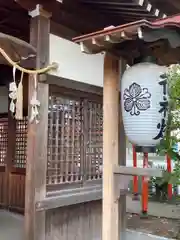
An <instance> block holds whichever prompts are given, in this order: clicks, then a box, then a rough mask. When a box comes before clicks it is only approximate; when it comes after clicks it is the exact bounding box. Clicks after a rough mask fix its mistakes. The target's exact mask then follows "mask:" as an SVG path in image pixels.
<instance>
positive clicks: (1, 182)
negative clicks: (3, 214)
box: [0, 117, 8, 207]
mask: <svg viewBox="0 0 180 240" xmlns="http://www.w3.org/2000/svg"><path fill="white" fill-rule="evenodd" d="M7 149H8V118H7V117H6V118H0V206H2V207H4V206H6V203H7V177H6V158H7Z"/></svg>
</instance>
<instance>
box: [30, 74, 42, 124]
mask: <svg viewBox="0 0 180 240" xmlns="http://www.w3.org/2000/svg"><path fill="white" fill-rule="evenodd" d="M32 77H33V80H34V92H33V95H32V98H31V102H30V104H31V115H30V123H33V122H34V121H35V123H36V124H37V123H39V107H40V101H39V100H38V99H37V74H34V75H32Z"/></svg>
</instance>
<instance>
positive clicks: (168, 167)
mask: <svg viewBox="0 0 180 240" xmlns="http://www.w3.org/2000/svg"><path fill="white" fill-rule="evenodd" d="M166 159H167V171H168V172H169V173H171V171H172V168H171V158H170V157H169V156H168V155H166ZM172 195H173V193H172V184H168V198H172Z"/></svg>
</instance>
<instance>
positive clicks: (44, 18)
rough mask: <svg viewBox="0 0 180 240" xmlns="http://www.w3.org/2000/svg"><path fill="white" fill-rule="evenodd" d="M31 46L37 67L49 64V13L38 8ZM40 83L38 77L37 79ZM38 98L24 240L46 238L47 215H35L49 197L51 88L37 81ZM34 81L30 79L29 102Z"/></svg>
mask: <svg viewBox="0 0 180 240" xmlns="http://www.w3.org/2000/svg"><path fill="white" fill-rule="evenodd" d="M30 15H31V17H32V18H31V29H30V30H31V33H30V43H31V44H32V45H33V46H34V47H36V49H37V57H36V67H37V68H40V67H43V66H46V65H47V64H48V63H49V31H50V14H48V13H47V12H45V11H43V10H42V8H41V7H40V6H37V8H36V9H35V10H33V11H32V12H31V13H30ZM38 80H39V76H38ZM37 87H38V93H37V99H38V100H39V101H40V103H41V105H40V110H39V117H40V122H39V123H38V124H36V123H35V122H33V123H29V124H28V143H27V167H26V195H25V240H44V239H45V212H44V211H42V212H36V210H35V204H36V202H37V201H41V200H43V199H44V198H45V195H46V168H47V142H48V141H47V140H48V99H49V86H48V84H45V83H43V82H40V81H39V82H38V86H37ZM33 91H34V81H33V79H32V77H31V76H30V77H29V114H30V111H31V109H30V100H31V98H32V94H33Z"/></svg>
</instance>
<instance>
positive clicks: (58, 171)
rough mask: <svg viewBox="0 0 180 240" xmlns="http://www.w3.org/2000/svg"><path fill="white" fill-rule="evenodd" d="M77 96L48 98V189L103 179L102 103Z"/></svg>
mask: <svg viewBox="0 0 180 240" xmlns="http://www.w3.org/2000/svg"><path fill="white" fill-rule="evenodd" d="M75 96H77V97H70V95H64V94H60V93H57V94H51V95H50V98H49V120H48V121H49V124H48V125H49V128H48V167H47V185H48V186H52V185H53V186H55V185H58V184H61V185H62V184H65V183H68V184H69V183H80V184H83V183H84V182H85V181H91V180H97V179H101V178H102V133H103V110H102V103H100V102H98V101H95V100H91V99H88V97H86V96H85V97H84V96H83V97H82V96H81V95H80V96H78V94H77V95H75Z"/></svg>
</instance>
